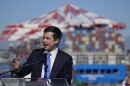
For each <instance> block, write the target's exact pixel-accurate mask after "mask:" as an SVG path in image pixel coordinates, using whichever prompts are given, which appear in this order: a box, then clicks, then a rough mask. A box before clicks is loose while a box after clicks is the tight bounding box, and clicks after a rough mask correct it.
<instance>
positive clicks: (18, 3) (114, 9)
mask: <svg viewBox="0 0 130 86" xmlns="http://www.w3.org/2000/svg"><path fill="white" fill-rule="evenodd" d="M66 3H71V4H73V5H76V6H78V7H80V8H82V9H85V10H87V11H91V12H94V13H96V14H98V15H100V16H103V17H105V18H108V19H110V20H112V21H115V22H123V23H124V24H126V29H123V30H121V31H120V32H121V33H122V35H123V36H124V37H130V34H129V33H130V10H129V9H130V0H0V32H1V31H3V30H4V29H5V27H6V26H7V25H8V24H16V23H21V22H25V21H27V20H30V19H33V18H37V17H39V16H41V15H43V14H45V13H48V12H50V11H53V10H55V9H57V8H59V7H62V6H63V5H65V4H66ZM5 43H7V42H5V41H0V48H1V47H3V46H4V45H5Z"/></svg>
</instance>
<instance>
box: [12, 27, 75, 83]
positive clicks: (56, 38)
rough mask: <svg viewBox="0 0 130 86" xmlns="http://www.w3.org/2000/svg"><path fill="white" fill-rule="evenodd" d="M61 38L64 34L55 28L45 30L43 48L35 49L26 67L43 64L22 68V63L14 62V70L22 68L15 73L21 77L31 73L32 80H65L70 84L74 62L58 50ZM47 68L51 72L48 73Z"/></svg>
mask: <svg viewBox="0 0 130 86" xmlns="http://www.w3.org/2000/svg"><path fill="white" fill-rule="evenodd" d="M61 37H62V32H61V31H60V29H59V28H57V27H55V26H50V27H47V28H46V29H44V34H43V48H42V49H34V50H33V51H32V53H31V54H30V56H29V58H28V59H27V61H26V63H25V64H24V65H25V66H26V65H28V64H31V63H33V62H37V61H41V62H38V63H36V64H34V65H31V66H27V67H24V68H20V61H14V62H13V63H12V65H13V67H14V69H18V68H20V69H19V70H18V71H15V74H16V75H18V76H19V77H24V76H26V75H28V74H29V73H31V78H65V79H66V80H67V82H68V83H69V84H70V83H71V79H72V69H73V61H72V57H71V56H70V55H69V54H67V53H65V52H63V51H61V50H60V49H59V48H58V44H59V42H60V40H61ZM48 52H49V53H50V62H49V63H50V65H49V67H48V65H47V63H48V60H47V58H48V57H47V56H46V53H48ZM46 65H47V66H46ZM47 68H48V69H49V70H50V72H48V69H47ZM46 72H47V73H46ZM46 74H49V75H46Z"/></svg>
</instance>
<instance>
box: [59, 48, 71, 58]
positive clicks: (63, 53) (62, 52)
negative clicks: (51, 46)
mask: <svg viewBox="0 0 130 86" xmlns="http://www.w3.org/2000/svg"><path fill="white" fill-rule="evenodd" d="M59 53H61V54H62V55H63V56H67V57H71V58H72V56H71V55H70V54H69V53H66V52H64V51H62V50H60V49H59Z"/></svg>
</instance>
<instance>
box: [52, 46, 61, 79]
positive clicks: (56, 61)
mask: <svg viewBox="0 0 130 86" xmlns="http://www.w3.org/2000/svg"><path fill="white" fill-rule="evenodd" d="M60 52H61V51H60V50H59V49H58V52H57V55H56V58H55V61H54V64H53V67H52V70H51V74H50V77H53V76H54V75H55V71H56V70H57V67H58V66H59V65H60V61H61V53H60Z"/></svg>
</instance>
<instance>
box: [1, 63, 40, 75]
mask: <svg viewBox="0 0 130 86" xmlns="http://www.w3.org/2000/svg"><path fill="white" fill-rule="evenodd" d="M39 62H41V61H36V62H33V63H31V64H26V65H23V66H21V67H19V68H18V69H11V70H9V71H5V72H2V73H0V76H2V75H4V74H6V73H9V72H13V71H17V70H19V69H21V68H24V67H28V66H31V65H34V64H37V63H39Z"/></svg>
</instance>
